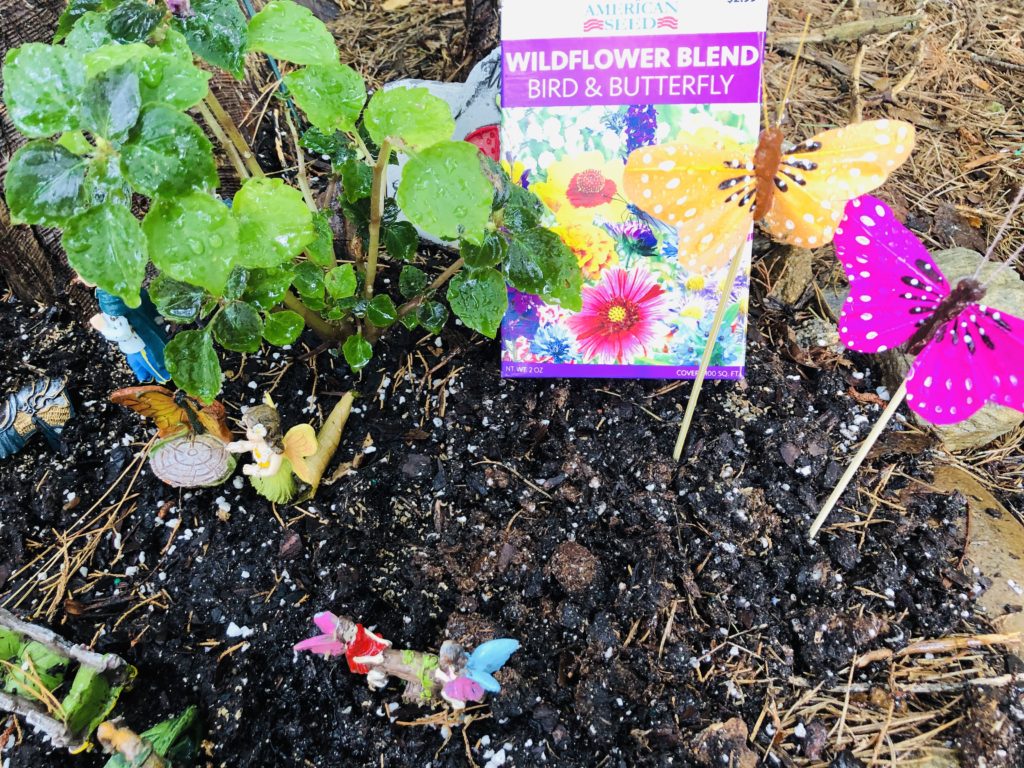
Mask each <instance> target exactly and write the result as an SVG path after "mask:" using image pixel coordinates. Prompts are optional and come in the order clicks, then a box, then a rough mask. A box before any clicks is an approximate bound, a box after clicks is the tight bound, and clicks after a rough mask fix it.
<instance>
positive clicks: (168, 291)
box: [143, 223, 206, 323]
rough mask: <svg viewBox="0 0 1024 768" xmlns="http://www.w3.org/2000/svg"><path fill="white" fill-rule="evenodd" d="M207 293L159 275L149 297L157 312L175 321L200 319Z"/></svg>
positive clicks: (152, 284) (151, 286)
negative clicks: (200, 311)
mask: <svg viewBox="0 0 1024 768" xmlns="http://www.w3.org/2000/svg"><path fill="white" fill-rule="evenodd" d="M143 228H145V223H143ZM205 295H206V291H204V290H203V289H202V288H197V287H196V286H194V285H189V284H188V283H183V282H180V281H178V280H173V279H171V278H170V277H167V275H157V276H156V277H155V278H153V282H151V283H150V284H149V298H150V299H152V300H153V304H155V305H156V310H157V312H159V313H160V314H161V315H162V316H163V317H165V318H167V319H168V320H171V321H172V322H175V323H193V322H195V321H196V320H198V319H199V310H200V308H201V307H202V306H203V297H204V296H205Z"/></svg>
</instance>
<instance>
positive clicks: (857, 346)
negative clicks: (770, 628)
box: [810, 192, 1024, 539]
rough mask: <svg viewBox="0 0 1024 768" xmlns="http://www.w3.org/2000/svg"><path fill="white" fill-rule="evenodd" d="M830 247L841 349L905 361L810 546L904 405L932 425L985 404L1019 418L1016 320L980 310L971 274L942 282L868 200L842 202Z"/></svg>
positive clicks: (1022, 401) (1021, 368) (1023, 351)
mask: <svg viewBox="0 0 1024 768" xmlns="http://www.w3.org/2000/svg"><path fill="white" fill-rule="evenodd" d="M1022 194H1024V192H1022ZM1019 200H1020V196H1018V202H1019ZM1014 207H1016V203H1015V204H1014ZM835 249H836V258H837V259H839V261H840V263H841V264H842V265H843V269H844V270H845V272H846V277H847V279H848V280H849V282H850V296H849V298H847V300H846V305H845V307H844V309H843V313H842V316H841V317H840V319H839V337H840V339H841V340H842V342H843V343H844V344H845V345H846V346H847V347H848V348H850V349H852V350H854V351H856V352H864V353H869V354H874V353H879V352H885V351H886V350H889V349H896V348H897V347H900V346H904V348H905V350H906V352H907V353H908V354H910V355H913V356H914V361H913V363H912V364H911V367H910V371H909V373H908V374H907V377H906V379H905V380H904V382H903V383H902V384H901V385H900V387H899V389H898V390H897V392H896V393H895V394H894V395H893V397H892V398H891V400H890V401H889V405H888V406H887V407H886V409H885V411H884V412H883V413H882V416H881V417H880V418H879V420H878V423H877V424H875V426H874V428H873V429H872V430H871V433H870V434H869V435H868V437H867V439H865V441H864V443H863V444H862V445H861V447H860V449H859V450H858V452H857V454H856V455H855V456H854V459H853V461H852V462H851V464H850V466H849V467H848V468H847V470H846V473H845V474H844V475H843V477H842V478H840V480H839V483H838V485H837V486H836V488H835V490H833V492H832V495H831V496H830V497H829V498H828V500H827V501H826V502H825V505H824V506H823V507H822V509H821V512H819V513H818V516H817V518H816V519H815V520H814V524H813V525H812V526H811V528H810V537H811V538H812V539H813V538H814V537H815V536H816V535H817V533H818V530H819V529H820V528H821V526H822V524H823V523H824V522H825V519H826V518H827V517H828V515H829V513H830V512H831V511H832V509H833V508H834V507H835V505H836V503H837V502H838V501H839V497H840V496H841V495H842V493H843V491H845V490H846V486H847V485H848V484H849V482H850V480H852V479H853V476H854V474H856V472H857V470H858V469H859V468H860V465H861V463H863V461H864V458H865V457H866V456H867V453H868V451H869V450H870V449H871V446H872V445H873V444H874V443H875V441H876V440H877V439H878V437H879V435H881V433H882V431H883V430H884V429H885V427H886V425H887V424H888V423H889V420H890V419H891V418H892V416H893V415H894V414H895V412H896V409H897V408H898V407H899V405H900V403H902V402H903V400H904V399H906V401H907V404H908V405H909V406H910V408H911V410H913V411H914V412H915V413H917V414H918V415H919V416H921V417H922V418H923V419H925V420H926V421H929V422H931V423H933V424H954V423H957V422H960V421H964V420H965V419H968V418H970V417H971V416H973V415H974V414H975V413H977V411H978V410H980V409H981V408H982V406H984V405H985V403H987V402H992V403H997V404H999V405H1002V406H1006V407H1009V408H1014V409H1016V410H1018V411H1024V320H1022V319H1020V318H1017V317H1014V316H1013V315H1010V314H1008V313H1006V312H1003V311H1000V310H999V309H997V308H994V307H989V306H987V305H986V304H984V303H982V302H983V301H984V299H985V293H986V286H985V285H984V284H982V283H981V282H980V281H979V280H978V279H976V278H973V277H971V278H964V279H962V280H960V281H959V282H958V283H957V284H956V285H950V283H949V281H948V280H947V279H946V277H945V275H943V274H942V270H940V269H939V267H938V266H937V265H936V263H935V262H934V261H933V260H932V257H931V256H930V255H929V253H928V251H927V249H926V248H925V247H924V246H923V245H922V244H921V242H920V241H919V240H918V239H917V238H916V237H915V236H914V235H913V233H911V232H910V230H908V229H907V228H906V227H904V226H903V225H902V224H901V223H900V222H899V220H898V219H897V218H896V217H895V216H894V215H893V212H892V211H891V210H890V209H889V207H888V206H887V205H886V204H885V203H883V202H882V201H881V200H877V199H875V198H874V197H871V196H869V195H865V196H863V197H859V198H857V199H855V200H852V201H850V203H849V204H848V205H847V207H846V216H845V218H844V219H843V221H842V222H841V223H840V225H839V227H838V228H837V229H836V235H835Z"/></svg>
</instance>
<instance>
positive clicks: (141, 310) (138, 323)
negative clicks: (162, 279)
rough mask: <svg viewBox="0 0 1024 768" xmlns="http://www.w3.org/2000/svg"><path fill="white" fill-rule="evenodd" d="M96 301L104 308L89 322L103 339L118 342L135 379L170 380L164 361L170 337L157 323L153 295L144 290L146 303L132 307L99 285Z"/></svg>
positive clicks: (158, 381) (143, 296)
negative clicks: (151, 297) (165, 349)
mask: <svg viewBox="0 0 1024 768" xmlns="http://www.w3.org/2000/svg"><path fill="white" fill-rule="evenodd" d="M96 302H97V303H98V304H99V306H100V311H99V313H98V314H96V315H93V316H92V318H91V319H90V321H89V323H90V324H91V325H92V327H93V328H95V329H96V330H97V331H99V332H100V333H101V334H102V335H103V338H105V339H106V340H107V341H109V342H112V343H114V344H117V346H118V347H119V348H120V350H121V352H122V353H124V356H125V360H126V361H127V362H128V366H129V367H130V368H131V369H132V373H134V374H135V378H136V379H138V380H139V381H140V382H142V383H146V382H149V381H155V382H157V383H158V384H164V383H166V382H168V381H170V380H171V374H170V373H168V372H167V368H166V367H165V364H164V347H165V346H167V337H166V336H165V335H164V332H163V330H162V329H161V328H160V326H159V325H157V323H156V317H157V311H156V307H155V306H154V305H153V302H152V301H150V298H149V294H147V293H146V291H142V303H141V304H140V305H139V306H138V307H136V308H135V309H132V308H130V307H129V306H128V305H127V304H125V303H124V302H123V301H122V300H121V299H120V298H119V297H117V296H115V295H114V294H112V293H108V292H107V291H104V290H103V289H102V288H97V289H96Z"/></svg>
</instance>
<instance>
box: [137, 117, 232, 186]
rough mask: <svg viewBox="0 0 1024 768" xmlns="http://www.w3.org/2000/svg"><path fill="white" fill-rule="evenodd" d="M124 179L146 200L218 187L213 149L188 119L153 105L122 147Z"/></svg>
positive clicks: (199, 130) (201, 132)
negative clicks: (126, 178)
mask: <svg viewBox="0 0 1024 768" xmlns="http://www.w3.org/2000/svg"><path fill="white" fill-rule="evenodd" d="M121 163H122V167H123V168H124V172H125V176H127V177H128V181H129V182H130V183H131V185H132V186H133V187H134V188H135V190H136V191H137V192H140V193H142V194H144V195H146V196H147V197H153V196H154V195H158V194H185V193H187V192H198V191H201V190H208V189H214V188H216V187H217V185H218V184H219V183H220V182H219V180H218V178H217V166H216V163H215V162H214V160H213V146H212V145H211V144H210V140H209V139H207V138H206V135H205V134H204V133H203V131H202V129H200V127H199V126H198V125H196V124H195V122H193V120H192V118H190V117H189V116H188V115H183V114H182V113H180V112H176V111H175V110H173V109H171V108H170V107H165V106H160V105H156V104H152V105H150V106H148V107H146V108H145V109H144V110H143V111H142V117H141V118H140V119H139V122H138V124H137V125H136V126H135V128H134V129H133V130H132V132H131V136H130V137H129V139H128V142H127V143H126V144H125V145H124V150H123V152H122V155H121Z"/></svg>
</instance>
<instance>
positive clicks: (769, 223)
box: [623, 116, 915, 461]
mask: <svg viewBox="0 0 1024 768" xmlns="http://www.w3.org/2000/svg"><path fill="white" fill-rule="evenodd" d="M780 122H781V116H780ZM914 133H915V132H914V126H913V125H911V124H910V123H905V122H902V121H898V120H869V121H866V122H862V123H855V124H853V125H850V126H847V127H846V128H837V129H834V130H830V131H825V132H823V133H819V134H818V135H816V136H814V137H813V138H810V139H808V140H807V141H804V142H801V143H800V144H797V145H796V146H794V147H792V148H791V149H789V150H786V149H784V147H783V142H784V139H785V137H784V134H783V131H782V128H781V127H780V125H779V124H778V123H776V125H774V126H770V127H768V128H765V129H764V130H763V131H761V135H760V137H759V139H758V143H757V146H756V147H755V146H754V145H752V144H741V143H740V142H738V141H735V140H733V139H730V138H729V137H727V136H725V135H723V134H722V133H721V132H720V131H716V130H715V129H713V128H701V129H699V130H697V131H694V132H689V133H683V134H680V135H679V136H677V137H676V138H675V139H674V140H673V141H670V142H667V143H665V144H657V145H654V146H650V147H641V148H639V149H637V150H634V151H633V152H632V154H630V156H629V158H628V159H627V160H626V168H625V171H624V174H623V188H624V190H625V194H626V196H627V197H628V198H629V200H630V201H631V202H632V203H633V204H634V205H636V206H637V207H639V208H640V209H642V210H643V211H644V212H645V213H647V214H648V215H650V216H653V217H654V218H656V219H658V220H659V221H661V222H663V223H664V224H666V225H667V226H669V227H673V228H674V229H675V230H676V232H677V233H678V235H679V246H678V254H679V258H680V259H681V260H682V261H683V262H685V265H686V267H687V268H688V269H690V270H692V271H695V272H703V273H710V272H715V271H717V270H720V269H722V268H723V267H726V266H728V267H729V269H728V272H727V274H726V278H725V281H724V283H723V284H724V285H725V286H731V285H733V283H734V282H735V280H736V275H737V273H738V272H739V266H740V262H741V261H742V259H741V257H740V253H741V252H742V249H743V247H744V246H745V245H746V242H747V238H748V235H749V233H750V229H751V226H752V225H753V224H754V223H755V222H759V223H760V224H761V226H762V228H763V229H764V230H765V231H766V232H767V233H768V235H769V236H770V237H772V238H773V239H775V240H777V241H779V242H782V243H787V244H790V245H795V246H801V247H806V248H815V247H818V246H821V245H826V244H827V243H830V242H832V238H833V237H834V236H835V232H836V227H837V226H838V225H839V222H840V221H841V220H842V218H843V211H844V209H845V207H846V203H847V201H849V200H851V199H853V198H855V197H858V196H860V195H862V194H865V193H867V192H870V191H871V190H873V189H876V188H878V187H880V186H881V185H882V184H883V183H885V180H886V179H887V178H888V177H889V174H890V173H892V172H893V171H894V170H895V169H896V168H898V167H899V166H900V165H901V164H902V163H903V162H904V161H905V160H906V159H907V158H908V157H909V156H910V152H911V150H912V149H913V148H914ZM727 290H728V289H727ZM725 304H726V302H724V301H720V302H719V306H718V311H717V312H716V313H715V317H714V320H713V321H712V324H711V331H710V334H709V336H708V338H709V339H717V338H718V332H719V330H720V328H721V325H722V320H723V318H724V316H725ZM713 351H714V344H712V343H709V344H708V345H707V347H706V348H705V350H704V357H703V359H702V360H701V363H700V368H699V369H698V371H697V376H696V378H695V380H694V384H693V389H692V390H691V391H690V399H689V402H688V403H687V406H686V413H685V415H684V416H683V423H682V426H681V427H680V429H679V437H678V438H677V439H676V445H675V450H674V451H673V454H672V455H673V458H675V460H676V461H679V459H680V458H681V457H682V455H683V446H684V445H685V443H686V435H687V433H688V432H689V429H690V424H691V423H692V421H693V414H694V411H695V409H696V407H697V398H698V397H699V396H700V390H701V387H702V386H703V384H704V377H705V375H706V373H707V368H708V365H709V364H710V362H711V355H712V352H713Z"/></svg>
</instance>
